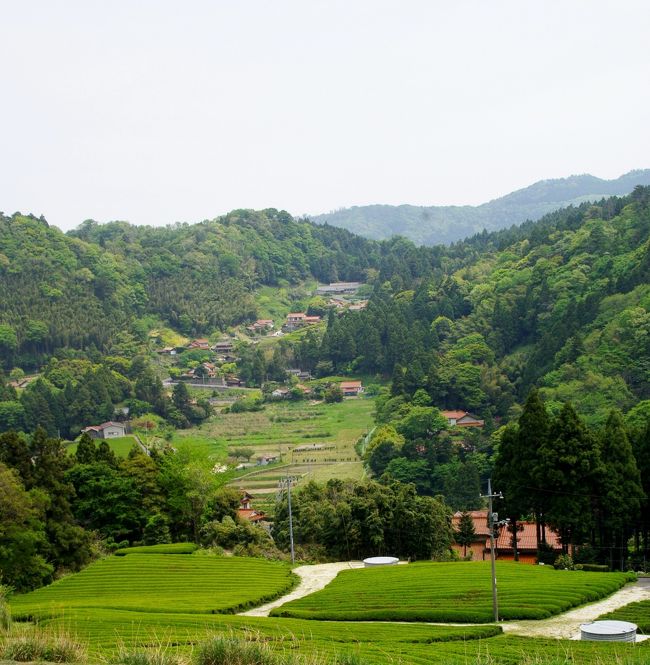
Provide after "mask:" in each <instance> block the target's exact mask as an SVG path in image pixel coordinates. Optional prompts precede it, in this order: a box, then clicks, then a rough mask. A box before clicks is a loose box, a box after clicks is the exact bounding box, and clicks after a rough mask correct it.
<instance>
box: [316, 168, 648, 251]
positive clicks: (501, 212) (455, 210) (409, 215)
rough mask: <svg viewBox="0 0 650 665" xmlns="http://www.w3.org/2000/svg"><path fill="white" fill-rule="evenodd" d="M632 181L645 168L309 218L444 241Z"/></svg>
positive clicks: (375, 234)
mask: <svg viewBox="0 0 650 665" xmlns="http://www.w3.org/2000/svg"><path fill="white" fill-rule="evenodd" d="M637 185H650V169H642V170H636V171H630V172H629V173H626V174H625V175H622V176H621V177H620V178H617V179H616V180H602V179H601V178H596V177H595V176H592V175H573V176H570V177H569V178H558V179H555V180H540V181H539V182H536V183H535V184H533V185H530V187H525V188H524V189H519V190H517V191H515V192H512V193H511V194H507V195H506V196H502V197H501V198H498V199H494V200H493V201H489V202H488V203H483V204H482V205H479V206H412V205H400V206H391V205H368V206H354V207H352V208H343V209H341V210H336V211H334V212H329V213H326V214H323V215H314V216H312V217H311V220H312V221H314V222H316V223H317V224H325V223H327V224H331V225H332V226H339V227H342V228H344V229H348V230H349V231H352V232H353V233H357V234H359V235H362V236H365V237H366V238H372V239H375V240H383V239H385V238H390V237H391V236H394V235H403V236H405V237H407V238H410V239H411V240H413V241H414V242H415V243H417V244H422V245H438V244H449V243H452V242H456V241H457V240H462V239H463V238H467V237H469V236H472V235H474V234H476V233H480V232H481V231H482V230H483V229H487V230H488V231H496V230H498V229H503V228H508V227H509V226H512V225H513V224H521V223H522V222H525V221H526V220H533V221H534V220H537V219H540V218H541V217H543V216H544V215H545V214H547V213H549V212H553V211H555V210H559V209H560V208H565V207H568V206H570V205H578V204H580V203H583V202H584V201H597V200H599V199H601V198H603V197H608V196H621V195H624V194H629V193H630V192H631V191H632V190H633V189H634V188H635V187H636V186H637Z"/></svg>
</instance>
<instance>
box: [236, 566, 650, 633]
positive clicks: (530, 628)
mask: <svg viewBox="0 0 650 665" xmlns="http://www.w3.org/2000/svg"><path fill="white" fill-rule="evenodd" d="M353 568H363V563H362V562H361V561H340V562H337V563H322V564H316V565H313V566H299V567H298V568H295V569H294V571H293V572H294V573H296V575H298V576H300V578H301V581H300V584H298V586H297V587H296V588H295V589H294V590H293V591H291V592H290V593H288V594H286V595H285V596H282V597H281V598H278V599H277V600H274V601H273V602H271V603H267V604H266V605H262V606H261V607H256V608H254V609H252V610H248V611H247V612H240V614H242V615H243V616H252V617H266V616H268V615H269V613H270V611H271V610H272V609H273V608H275V607H280V605H284V603H288V602H289V601H290V600H296V599H297V598H303V597H304V596H308V595H309V594H311V593H314V592H315V591H320V590H321V589H323V588H324V587H325V586H327V585H328V584H329V583H330V582H331V581H332V580H333V579H334V578H335V577H336V576H337V575H338V574H339V572H340V571H342V570H350V569H353ZM640 600H650V578H641V579H640V580H639V581H638V582H637V583H636V584H629V585H628V586H626V587H624V588H623V589H620V590H619V591H617V592H616V593H613V594H612V595H611V596H609V597H607V598H604V599H603V600H599V601H598V602H595V603H591V604H589V605H583V606H582V607H577V608H575V609H573V610H569V611H568V612H564V614H558V615H557V616H554V617H551V618H550V619H541V620H539V621H509V622H508V621H504V622H503V623H501V624H500V625H501V627H502V628H503V632H504V633H510V634H512V635H521V636H522V637H552V638H557V639H572V638H575V637H576V636H577V635H579V632H580V624H582V623H588V622H589V621H595V620H596V619H597V618H598V617H599V616H601V615H603V614H606V613H607V612H612V611H613V610H615V609H618V608H619V607H623V606H624V605H628V604H629V603H636V602H637V601H640ZM454 625H460V624H454ZM468 625H469V624H468ZM642 639H645V636H644V637H643V638H642Z"/></svg>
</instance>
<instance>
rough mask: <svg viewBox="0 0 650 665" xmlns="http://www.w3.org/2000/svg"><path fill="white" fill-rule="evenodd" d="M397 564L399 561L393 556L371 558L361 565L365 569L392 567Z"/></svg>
mask: <svg viewBox="0 0 650 665" xmlns="http://www.w3.org/2000/svg"><path fill="white" fill-rule="evenodd" d="M398 563H399V559H396V558H395V557H394V556H371V557H370V558H368V559H364V560H363V565H364V566H365V567H366V568H370V567H371V566H394V565H396V564H398Z"/></svg>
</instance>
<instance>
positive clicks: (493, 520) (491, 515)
mask: <svg viewBox="0 0 650 665" xmlns="http://www.w3.org/2000/svg"><path fill="white" fill-rule="evenodd" d="M487 482H488V493H487V494H482V495H481V496H482V498H484V499H487V500H488V511H489V512H488V528H489V530H490V564H491V568H492V610H493V612H494V620H495V621H496V622H498V621H499V601H498V598H497V573H496V565H495V556H494V530H495V529H496V528H497V527H499V526H502V525H503V524H507V523H508V520H502V521H499V515H498V514H497V513H495V512H493V509H492V499H503V493H502V492H499V493H498V494H492V478H488V481H487Z"/></svg>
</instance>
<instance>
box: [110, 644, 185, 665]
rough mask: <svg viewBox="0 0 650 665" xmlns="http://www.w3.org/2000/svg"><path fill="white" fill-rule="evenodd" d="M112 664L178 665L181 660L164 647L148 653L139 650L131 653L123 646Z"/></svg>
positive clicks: (148, 650)
mask: <svg viewBox="0 0 650 665" xmlns="http://www.w3.org/2000/svg"><path fill="white" fill-rule="evenodd" d="M110 663H111V665H178V663H179V659H178V658H177V657H176V656H174V655H173V654H170V653H169V652H168V651H167V647H166V646H164V645H160V646H158V647H156V648H153V649H147V650H146V651H145V650H137V649H136V650H135V651H130V650H128V649H126V648H124V646H121V647H120V650H119V652H118V655H117V657H116V658H114V659H112V660H111V661H110Z"/></svg>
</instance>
